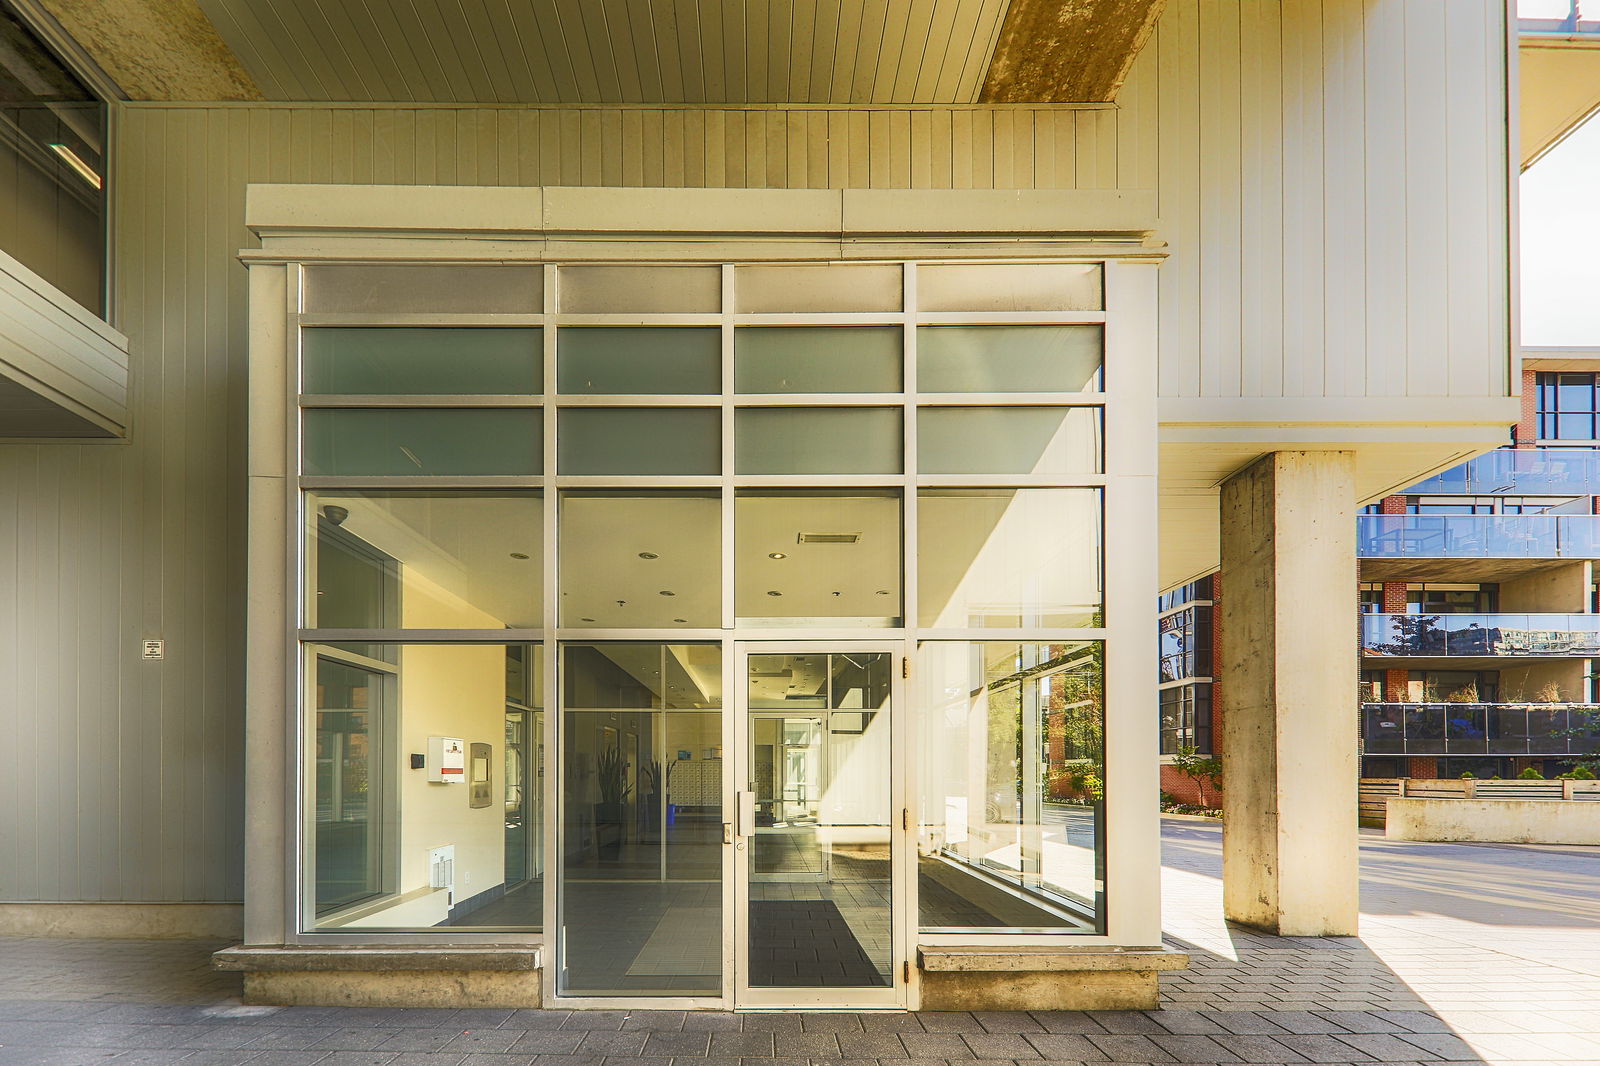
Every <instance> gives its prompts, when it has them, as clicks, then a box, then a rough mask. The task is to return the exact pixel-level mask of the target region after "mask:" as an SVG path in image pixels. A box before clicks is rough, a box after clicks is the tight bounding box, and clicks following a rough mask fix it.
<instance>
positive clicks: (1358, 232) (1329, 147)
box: [1307, 0, 1368, 396]
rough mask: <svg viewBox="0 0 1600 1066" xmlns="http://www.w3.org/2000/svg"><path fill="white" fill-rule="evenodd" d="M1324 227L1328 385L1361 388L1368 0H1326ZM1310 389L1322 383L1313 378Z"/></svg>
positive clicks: (1342, 391) (1335, 390)
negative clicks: (1365, 22)
mask: <svg viewBox="0 0 1600 1066" xmlns="http://www.w3.org/2000/svg"><path fill="white" fill-rule="evenodd" d="M1322 10H1323V20H1322V31H1323V33H1322V61H1323V66H1324V68H1325V69H1326V71H1327V76H1326V79H1325V82H1324V86H1323V93H1324V95H1323V108H1322V119H1323V127H1324V130H1325V134H1324V138H1325V140H1324V150H1325V153H1326V156H1325V160H1324V166H1325V178H1324V182H1325V184H1324V192H1323V204H1324V208H1323V209H1324V212H1325V218H1324V220H1323V234H1324V247H1325V255H1324V260H1325V262H1326V264H1327V265H1326V267H1325V270H1326V273H1327V277H1326V281H1325V282H1324V284H1323V291H1324V292H1325V293H1326V305H1325V307H1326V315H1327V318H1326V322H1327V324H1326V327H1325V333H1324V338H1323V344H1324V348H1325V355H1324V361H1323V381H1322V389H1323V392H1324V393H1325V394H1326V395H1329V396H1360V395H1362V393H1363V392H1364V391H1365V389H1366V383H1367V361H1368V352H1367V306H1366V281H1365V272H1366V262H1367V228H1366V217H1367V180H1366V174H1367V165H1368V164H1367V156H1368V149H1367V138H1366V127H1365V120H1366V113H1367V83H1366V67H1367V58H1366V35H1365V33H1364V31H1363V12H1362V5H1361V4H1360V3H1352V2H1350V0H1322ZM1307 389H1308V390H1309V392H1310V394H1312V395H1315V394H1316V383H1315V382H1308V383H1307Z"/></svg>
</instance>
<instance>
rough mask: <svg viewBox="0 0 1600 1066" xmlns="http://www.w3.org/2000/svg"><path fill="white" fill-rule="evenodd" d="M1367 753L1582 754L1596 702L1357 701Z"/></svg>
mask: <svg viewBox="0 0 1600 1066" xmlns="http://www.w3.org/2000/svg"><path fill="white" fill-rule="evenodd" d="M1361 740H1362V749H1363V751H1364V752H1365V753H1366V754H1367V755H1587V754H1589V753H1591V752H1594V751H1600V704H1583V703H1532V704H1528V703H1363V704H1362V705H1361Z"/></svg>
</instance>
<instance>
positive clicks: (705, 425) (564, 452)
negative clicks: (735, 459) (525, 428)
mask: <svg viewBox="0 0 1600 1066" xmlns="http://www.w3.org/2000/svg"><path fill="white" fill-rule="evenodd" d="M556 432H557V435H558V437H559V439H560V442H561V443H560V445H559V447H560V463H559V466H560V472H561V473H563V474H591V475H592V474H620V475H646V474H715V473H718V472H719V470H720V469H721V465H722V412H721V411H719V410H717V409H716V408H708V407H678V408H672V407H588V408H583V407H568V408H563V409H562V411H561V414H560V420H559V421H558V422H557V423H556Z"/></svg>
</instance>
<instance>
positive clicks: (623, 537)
mask: <svg viewBox="0 0 1600 1066" xmlns="http://www.w3.org/2000/svg"><path fill="white" fill-rule="evenodd" d="M561 624H562V625H563V626H570V627H574V628H580V629H582V628H591V627H594V628H600V627H603V628H607V629H671V628H675V627H682V626H696V627H702V628H713V629H714V628H718V627H720V626H721V625H722V499H721V496H720V495H719V494H718V493H717V492H716V491H715V490H712V491H709V492H684V491H677V492H671V491H650V490H644V489H635V490H627V489H611V490H593V491H590V490H581V489H574V490H570V491H567V492H564V493H562V495H561Z"/></svg>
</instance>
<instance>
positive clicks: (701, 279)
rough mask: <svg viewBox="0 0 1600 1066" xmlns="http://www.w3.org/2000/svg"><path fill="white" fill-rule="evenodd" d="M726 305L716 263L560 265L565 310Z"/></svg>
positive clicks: (682, 310) (674, 310)
mask: <svg viewBox="0 0 1600 1066" xmlns="http://www.w3.org/2000/svg"><path fill="white" fill-rule="evenodd" d="M721 306H722V269H721V268H720V267H715V266H677V265H673V266H635V265H633V264H627V265H611V264H604V265H601V264H596V265H593V266H564V267H562V268H561V310H562V311H563V312H564V313H566V314H569V315H571V314H579V315H618V314H634V315H640V314H677V315H684V314H692V313H694V312H697V311H699V312H706V311H711V312H715V311H717V310H718V309H720V308H721Z"/></svg>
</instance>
